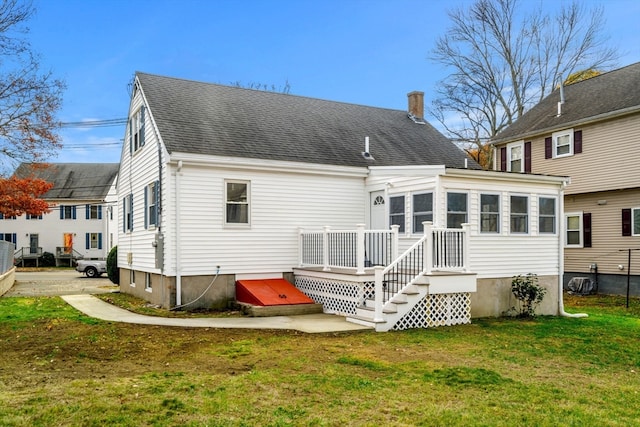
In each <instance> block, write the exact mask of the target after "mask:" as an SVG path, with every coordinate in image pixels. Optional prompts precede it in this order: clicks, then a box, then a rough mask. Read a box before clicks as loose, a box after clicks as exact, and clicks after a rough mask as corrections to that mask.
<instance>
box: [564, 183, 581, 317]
mask: <svg viewBox="0 0 640 427" xmlns="http://www.w3.org/2000/svg"><path fill="white" fill-rule="evenodd" d="M567 184H568V182H566V181H565V182H564V183H563V184H562V188H561V189H560V197H559V205H560V206H559V209H558V211H559V212H560V214H561V215H563V218H564V189H565V187H566V186H567ZM564 228H565V227H564V220H563V221H561V222H560V227H559V230H558V232H559V233H560V236H559V237H560V238H559V239H558V314H559V315H560V316H563V317H574V318H581V317H589V315H588V314H586V313H567V312H566V311H564V299H563V292H564V290H563V288H564V286H563V283H562V282H563V280H562V276H563V275H564V239H565V229H564Z"/></svg>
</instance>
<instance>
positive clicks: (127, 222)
mask: <svg viewBox="0 0 640 427" xmlns="http://www.w3.org/2000/svg"><path fill="white" fill-rule="evenodd" d="M122 231H124V232H127V231H133V194H129V195H128V196H125V197H124V198H123V199H122Z"/></svg>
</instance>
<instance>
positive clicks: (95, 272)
mask: <svg viewBox="0 0 640 427" xmlns="http://www.w3.org/2000/svg"><path fill="white" fill-rule="evenodd" d="M76 271H79V272H80V273H84V274H86V275H87V277H100V276H101V275H102V274H103V273H106V272H107V261H104V260H92V259H87V260H84V259H81V260H79V261H78V265H77V266H76Z"/></svg>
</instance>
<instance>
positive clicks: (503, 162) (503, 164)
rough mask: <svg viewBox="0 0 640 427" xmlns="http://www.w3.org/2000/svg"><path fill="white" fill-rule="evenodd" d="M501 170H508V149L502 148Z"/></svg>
mask: <svg viewBox="0 0 640 427" xmlns="http://www.w3.org/2000/svg"><path fill="white" fill-rule="evenodd" d="M500 170H501V171H506V170H507V147H502V148H500Z"/></svg>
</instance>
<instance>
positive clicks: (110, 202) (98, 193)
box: [0, 163, 119, 265]
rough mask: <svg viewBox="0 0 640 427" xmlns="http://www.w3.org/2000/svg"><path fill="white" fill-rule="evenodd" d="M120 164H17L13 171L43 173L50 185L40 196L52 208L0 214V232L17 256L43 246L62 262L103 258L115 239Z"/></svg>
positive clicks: (39, 175)
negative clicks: (39, 212)
mask: <svg viewBox="0 0 640 427" xmlns="http://www.w3.org/2000/svg"><path fill="white" fill-rule="evenodd" d="M118 168H119V165H118V163H49V164H35V165H34V164H30V163H23V164H21V165H20V166H19V167H18V168H17V169H16V171H15V175H16V176H18V177H21V178H26V177H35V178H41V179H43V180H45V181H47V182H50V183H53V188H52V189H51V190H49V191H48V192H47V193H46V194H44V195H43V196H42V199H43V200H45V201H47V202H48V203H49V206H50V209H51V212H49V213H46V214H43V215H40V216H32V215H27V214H25V215H21V216H19V217H11V218H4V217H2V219H1V220H0V237H2V239H3V240H8V241H11V242H12V243H14V244H15V245H16V254H15V258H16V261H17V262H21V261H22V260H23V259H35V258H37V257H39V256H41V255H42V254H43V253H44V252H50V253H52V254H54V256H55V257H56V258H57V262H58V264H60V263H62V264H65V265H67V264H70V263H72V261H73V260H75V259H78V258H94V259H95V258H100V259H103V258H105V257H106V255H107V253H108V251H109V249H111V248H112V247H113V246H115V245H117V237H118V234H117V230H115V228H114V227H115V224H116V222H115V221H117V218H118V214H117V203H116V201H117V199H116V186H115V184H116V177H117V174H118Z"/></svg>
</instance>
